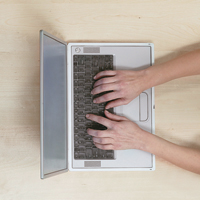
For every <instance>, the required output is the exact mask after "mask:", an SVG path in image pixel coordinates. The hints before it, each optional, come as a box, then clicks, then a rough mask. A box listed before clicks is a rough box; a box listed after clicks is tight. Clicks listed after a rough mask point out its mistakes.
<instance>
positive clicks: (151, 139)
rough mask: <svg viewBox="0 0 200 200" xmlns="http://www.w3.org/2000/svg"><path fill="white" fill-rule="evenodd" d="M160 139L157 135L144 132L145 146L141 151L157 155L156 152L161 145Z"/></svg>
mask: <svg viewBox="0 0 200 200" xmlns="http://www.w3.org/2000/svg"><path fill="white" fill-rule="evenodd" d="M158 139H159V137H157V136H156V135H153V134H151V133H149V132H147V131H144V132H143V145H142V146H141V149H140V150H142V151H146V152H149V153H153V154H156V151H157V150H156V149H157V146H158V144H159V142H158ZM160 139H161V138H160Z"/></svg>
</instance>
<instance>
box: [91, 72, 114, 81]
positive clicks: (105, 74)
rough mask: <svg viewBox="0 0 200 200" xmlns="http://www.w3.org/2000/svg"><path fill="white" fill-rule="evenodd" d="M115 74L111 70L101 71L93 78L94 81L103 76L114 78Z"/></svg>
mask: <svg viewBox="0 0 200 200" xmlns="http://www.w3.org/2000/svg"><path fill="white" fill-rule="evenodd" d="M116 73H117V72H116V71H112V70H107V71H101V72H99V73H98V74H97V75H96V76H95V77H94V79H95V80H97V79H99V78H102V77H104V76H114V75H116Z"/></svg>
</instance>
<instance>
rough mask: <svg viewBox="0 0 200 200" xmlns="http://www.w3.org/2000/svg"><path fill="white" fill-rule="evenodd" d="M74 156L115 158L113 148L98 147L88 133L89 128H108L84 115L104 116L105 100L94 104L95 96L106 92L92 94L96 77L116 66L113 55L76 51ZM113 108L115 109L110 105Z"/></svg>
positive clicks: (111, 110)
mask: <svg viewBox="0 0 200 200" xmlns="http://www.w3.org/2000/svg"><path fill="white" fill-rule="evenodd" d="M73 69H74V159H84V160H85V159H90V160H93V159H114V151H113V150H101V149H98V148H97V147H96V146H95V145H94V144H93V141H92V136H90V135H88V134H87V128H92V129H96V130H97V129H98V130H106V129H107V128H106V127H105V126H103V125H101V124H99V123H97V122H93V121H91V120H88V119H87V118H86V117H85V115H86V114H87V113H92V114H96V115H100V116H104V117H105V115H104V110H105V105H106V103H100V104H94V103H93V99H94V98H96V97H98V96H100V95H103V94H105V93H107V92H104V93H101V94H98V95H94V96H93V95H91V90H92V88H93V84H94V82H95V81H94V79H93V77H94V76H95V75H96V74H97V73H98V72H100V71H104V70H112V69H113V56H112V55H74V56H73ZM109 111H110V112H113V109H109Z"/></svg>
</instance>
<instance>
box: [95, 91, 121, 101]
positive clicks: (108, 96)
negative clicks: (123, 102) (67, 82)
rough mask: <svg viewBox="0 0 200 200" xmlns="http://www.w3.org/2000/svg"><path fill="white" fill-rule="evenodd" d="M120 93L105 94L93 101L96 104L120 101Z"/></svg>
mask: <svg viewBox="0 0 200 200" xmlns="http://www.w3.org/2000/svg"><path fill="white" fill-rule="evenodd" d="M120 97H121V96H120V93H119V92H116V91H114V92H109V93H107V94H104V95H102V96H100V97H97V98H96V99H94V100H93V102H94V103H102V102H106V101H111V100H114V99H118V98H120Z"/></svg>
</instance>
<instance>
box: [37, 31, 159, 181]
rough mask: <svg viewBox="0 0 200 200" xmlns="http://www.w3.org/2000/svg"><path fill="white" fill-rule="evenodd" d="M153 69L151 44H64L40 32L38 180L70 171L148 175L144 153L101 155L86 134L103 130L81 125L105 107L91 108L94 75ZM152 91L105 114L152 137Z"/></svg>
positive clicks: (151, 160) (151, 162) (148, 157)
mask: <svg viewBox="0 0 200 200" xmlns="http://www.w3.org/2000/svg"><path fill="white" fill-rule="evenodd" d="M153 63H154V45H153V44H152V43H67V42H65V41H63V40H61V39H59V38H57V37H55V36H53V35H51V34H49V33H47V32H45V31H43V30H41V31H40V132H41V178H42V179H43V178H47V177H50V176H52V175H56V174H59V173H61V172H67V171H68V170H69V171H153V170H155V156H154V155H153V154H151V153H149V152H145V151H141V150H137V149H129V150H101V149H98V148H97V147H96V146H95V145H94V144H93V142H92V137H91V136H90V135H88V134H87V132H86V130H87V128H93V129H100V130H105V129H106V127H104V126H103V125H101V124H98V123H95V122H92V121H90V120H88V119H86V117H85V115H86V114H87V113H93V114H97V115H101V116H104V113H103V111H104V110H105V105H106V103H101V104H94V103H93V99H94V96H93V95H91V93H90V92H91V90H92V87H93V84H94V79H93V77H94V75H96V74H97V73H98V72H99V71H103V70H141V69H145V68H147V67H149V66H151V65H153ZM100 95H102V94H100ZM154 109H155V104H154V88H150V89H148V90H145V91H143V92H142V93H141V94H140V95H139V96H138V97H136V98H135V99H134V100H133V101H132V102H130V103H129V104H128V105H123V106H118V107H116V108H113V109H110V112H113V113H115V114H117V115H121V116H125V117H127V118H129V119H130V120H132V121H134V122H135V123H137V124H138V125H139V126H140V127H141V128H142V129H144V130H146V131H148V132H150V133H152V134H155V117H154Z"/></svg>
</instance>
